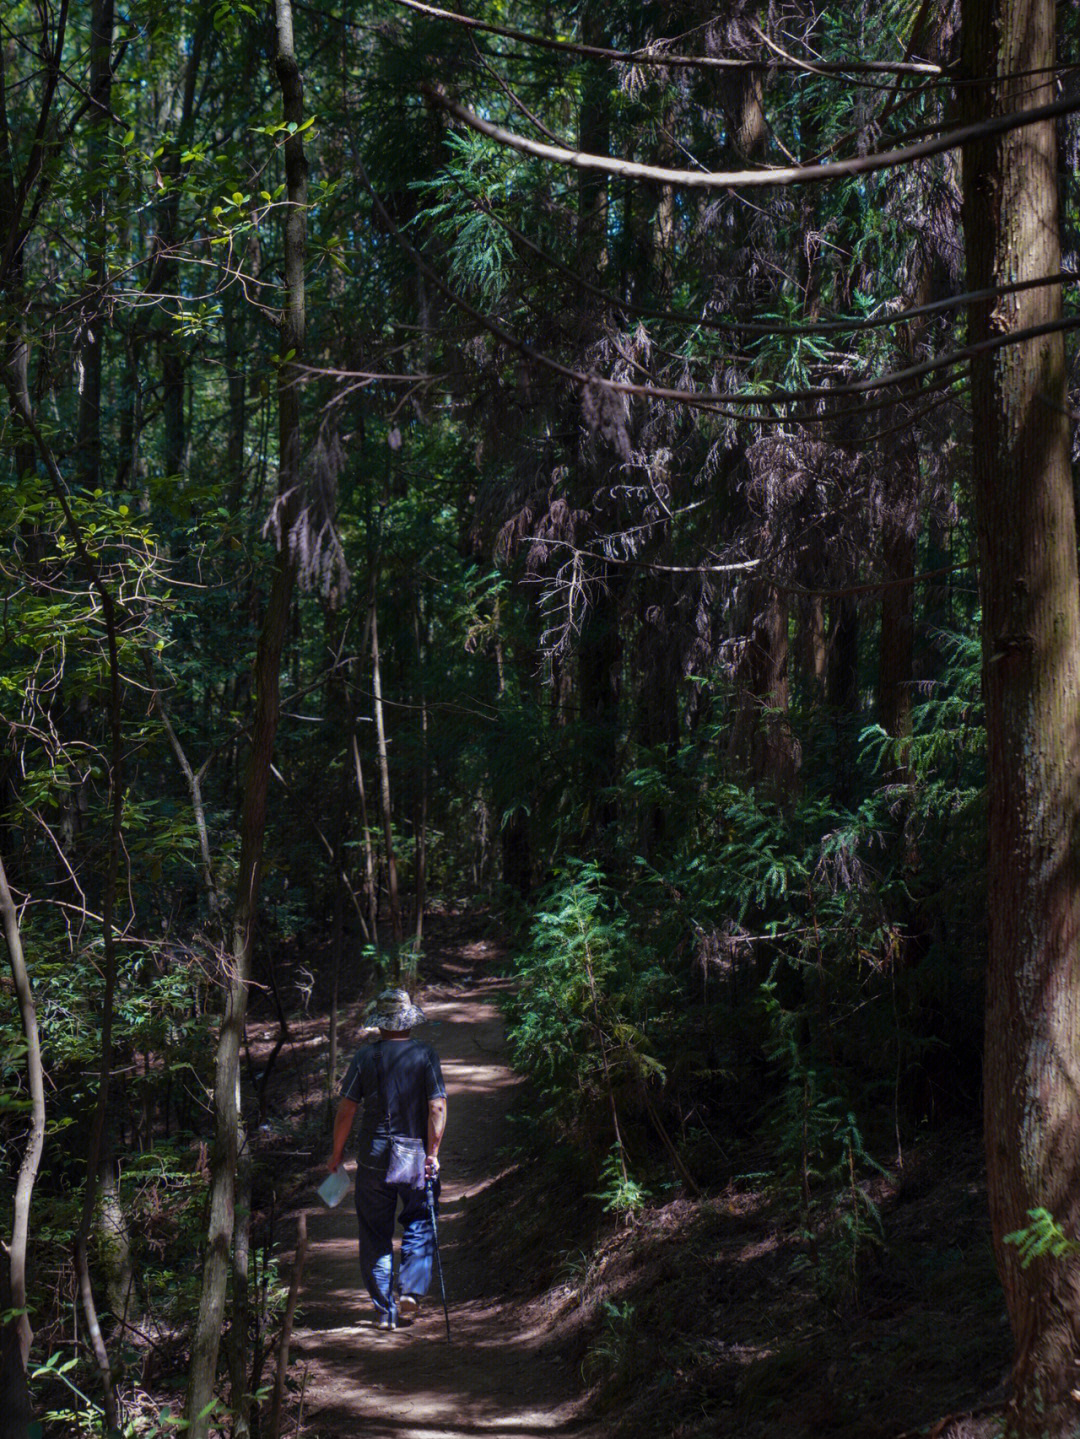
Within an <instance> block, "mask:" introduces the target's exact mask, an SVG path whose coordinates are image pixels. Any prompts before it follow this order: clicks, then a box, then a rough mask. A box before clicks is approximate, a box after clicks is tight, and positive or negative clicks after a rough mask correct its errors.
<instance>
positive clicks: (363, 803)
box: [352, 734, 379, 949]
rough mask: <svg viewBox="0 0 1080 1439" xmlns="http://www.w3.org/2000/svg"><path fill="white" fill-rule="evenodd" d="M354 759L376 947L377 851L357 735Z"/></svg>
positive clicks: (370, 918)
mask: <svg viewBox="0 0 1080 1439" xmlns="http://www.w3.org/2000/svg"><path fill="white" fill-rule="evenodd" d="M352 751H353V761H354V762H355V765H356V790H357V794H358V796H359V799H360V828H361V829H362V830H363V832H364V893H365V895H366V896H367V902H368V915H369V923H370V926H371V942H372V944H373V945H375V947H376V949H377V948H378V945H379V905H378V896H377V894H376V893H375V852H374V850H373V848H372V844H371V826H370V825H369V824H368V811H367V794H366V792H365V790H364V770H363V766H362V765H361V763H360V745H359V743H358V741H357V738H356V735H355V734H354V735H353V739H352Z"/></svg>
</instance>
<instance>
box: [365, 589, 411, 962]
mask: <svg viewBox="0 0 1080 1439" xmlns="http://www.w3.org/2000/svg"><path fill="white" fill-rule="evenodd" d="M371 683H372V688H373V690H374V692H375V735H376V739H377V741H378V754H379V800H380V803H381V806H382V822H383V837H384V839H385V841H386V895H387V902H388V903H389V905H390V932H391V935H392V937H393V948H392V951H391V954H390V967H391V973H392V974H393V977H394V979H395V980H397V979H399V978H400V977H401V976H400V964H401V959H400V951H401V944H402V940H403V939H404V931H403V930H402V927H401V904H400V901H399V898H398V882H397V857H396V855H395V854H394V826H393V821H392V818H391V808H390V760H389V756H388V754H387V749H386V726H385V723H384V720H383V700H382V666H381V664H380V663H379V625H378V620H377V618H376V614H375V605H374V602H373V603H372V606H371Z"/></svg>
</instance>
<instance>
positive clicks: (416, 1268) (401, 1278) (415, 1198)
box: [356, 1163, 439, 1314]
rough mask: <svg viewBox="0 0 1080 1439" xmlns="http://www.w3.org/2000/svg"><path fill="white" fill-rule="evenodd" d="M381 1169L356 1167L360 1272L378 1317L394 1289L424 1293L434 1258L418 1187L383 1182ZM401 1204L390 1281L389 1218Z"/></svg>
mask: <svg viewBox="0 0 1080 1439" xmlns="http://www.w3.org/2000/svg"><path fill="white" fill-rule="evenodd" d="M384 1170H385V1165H384V1166H383V1167H382V1168H381V1169H370V1168H368V1167H367V1166H365V1165H364V1164H363V1163H360V1164H358V1165H357V1166H356V1217H357V1219H358V1220H359V1222H360V1273H361V1274H362V1275H363V1279H364V1283H365V1284H366V1285H367V1291H368V1293H369V1294H370V1295H371V1297H372V1300H373V1301H374V1303H375V1308H376V1309H377V1310H378V1311H379V1313H380V1314H385V1313H387V1312H388V1310H389V1308H390V1298H391V1294H392V1292H393V1291H394V1290H396V1291H397V1292H398V1293H399V1294H415V1295H416V1296H417V1297H419V1296H420V1295H421V1294H426V1293H427V1292H428V1289H429V1287H430V1285H431V1266H432V1264H433V1262H434V1259H435V1231H434V1229H433V1228H432V1224H431V1215H430V1214H429V1213H428V1207H427V1198H426V1196H425V1194H424V1191H423V1190H422V1189H413V1188H412V1187H411V1186H409V1185H407V1184H387V1182H386V1180H385V1179H384V1178H383V1172H384ZM399 1199H400V1200H401V1227H402V1231H403V1232H402V1236H401V1263H400V1265H399V1268H398V1276H397V1283H396V1284H394V1283H393V1268H394V1219H395V1215H396V1213H397V1205H398V1200H399ZM438 1207H439V1181H438V1180H437V1179H436V1181H435V1208H436V1211H438Z"/></svg>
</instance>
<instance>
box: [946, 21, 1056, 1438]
mask: <svg viewBox="0 0 1080 1439" xmlns="http://www.w3.org/2000/svg"><path fill="white" fill-rule="evenodd" d="M963 18H964V57H963V59H964V71H965V73H966V74H967V75H970V76H973V77H975V76H980V77H981V76H995V75H1006V74H1009V73H1012V74H1014V75H1015V76H1016V78H1015V79H1012V80H1008V79H1002V80H1000V81H996V82H992V83H990V84H969V85H967V86H966V87H964V88H963V89H962V90H961V97H962V101H963V103H965V104H966V105H967V107H968V110H969V114H971V115H975V114H978V115H979V116H983V115H986V114H989V113H999V112H1001V111H1004V110H1010V109H1020V108H1024V107H1028V106H1033V105H1041V104H1045V103H1046V102H1047V101H1048V100H1050V99H1051V97H1052V95H1053V91H1054V82H1053V80H1052V79H1051V78H1050V76H1049V74H1048V72H1047V69H1046V67H1050V66H1052V65H1053V64H1054V60H1055V53H1054V4H1053V0H965V3H964V8H963ZM1033 76H1034V77H1035V78H1032V77H1033ZM1044 76H1045V77H1046V78H1044ZM964 232H965V240H966V248H967V261H968V274H967V281H968V286H969V287H970V288H972V289H976V288H981V287H983V286H986V285H993V284H1001V283H1003V282H1005V281H1012V280H1024V279H1027V278H1029V277H1033V276H1039V275H1049V274H1053V273H1054V272H1055V271H1057V270H1058V269H1060V258H1061V257H1060V244H1059V231H1058V210H1057V175H1056V147H1055V133H1054V126H1053V124H1052V123H1041V124H1038V125H1031V126H1028V127H1027V128H1026V129H1023V130H1014V131H1012V132H1011V133H1010V134H1008V135H1005V136H1002V137H1000V138H999V139H995V140H992V141H987V142H985V143H982V144H978V145H972V146H970V147H969V148H968V149H967V150H966V151H965V153H964ZM1060 314H1061V293H1060V290H1059V289H1058V288H1057V287H1055V286H1046V287H1044V288H1041V289H1035V290H1029V291H1027V292H1026V293H1024V294H1017V295H1011V296H1009V297H1007V298H1003V299H1001V300H1000V301H998V302H997V303H996V304H995V303H994V302H992V301H990V302H983V303H980V304H978V305H974V306H972V309H971V312H970V319H969V324H970V335H971V339H972V341H974V342H978V341H980V340H983V339H985V338H986V337H988V336H990V335H995V334H1002V333H1007V332H1009V331H1011V330H1015V329H1020V328H1022V327H1025V326H1031V325H1039V324H1043V323H1047V322H1053V321H1054V320H1056V319H1057V318H1058V317H1059V316H1060ZM971 373H972V410H973V416H974V424H973V461H974V471H973V474H974V493H975V510H976V519H977V524H978V537H979V556H980V563H981V588H982V604H983V676H984V679H983V685H984V695H985V702H986V728H987V764H988V775H989V836H990V853H989V874H988V888H989V896H990V898H989V958H988V973H987V1009H986V1051H985V1093H984V1100H985V1124H986V1150H987V1175H988V1187H989V1198H990V1215H991V1221H992V1226H993V1239H994V1248H995V1253H996V1257H997V1262H998V1268H999V1271H1000V1273H1001V1279H1002V1285H1003V1287H1004V1290H1005V1300H1006V1304H1007V1306H1008V1311H1009V1317H1010V1320H1011V1322H1012V1327H1013V1333H1014V1336H1015V1342H1016V1349H1015V1359H1014V1368H1013V1386H1014V1388H1013V1397H1012V1399H1011V1401H1010V1405H1009V1409H1008V1412H1007V1419H1006V1433H1007V1434H1009V1435H1011V1436H1015V1439H1035V1436H1039V1439H1043V1436H1046V1439H1063V1436H1065V1435H1070V1436H1071V1435H1075V1434H1076V1432H1077V1428H1078V1424H1080V1419H1078V1414H1080V1410H1078V1408H1077V1403H1076V1400H1075V1399H1074V1398H1073V1397H1072V1393H1071V1392H1070V1391H1072V1390H1073V1389H1074V1386H1075V1385H1076V1374H1077V1364H1078V1362H1080V1259H1078V1258H1077V1257H1076V1256H1064V1257H1061V1258H1050V1257H1047V1258H1043V1259H1040V1260H1037V1261H1036V1262H1035V1263H1034V1264H1032V1265H1031V1266H1030V1267H1029V1268H1027V1269H1024V1268H1022V1266H1021V1264H1020V1261H1019V1257H1018V1255H1017V1251H1016V1249H1015V1248H1014V1247H1012V1246H1010V1245H1006V1244H1004V1243H1003V1239H1004V1236H1005V1235H1007V1234H1008V1233H1009V1232H1010V1231H1013V1230H1016V1229H1019V1228H1022V1227H1023V1226H1025V1225H1026V1224H1027V1223H1028V1218H1027V1215H1028V1211H1029V1210H1030V1209H1032V1208H1035V1207H1043V1208H1046V1209H1047V1210H1049V1211H1050V1213H1051V1214H1052V1215H1053V1216H1054V1218H1055V1219H1056V1220H1057V1221H1058V1222H1059V1223H1060V1224H1062V1225H1063V1226H1064V1228H1065V1229H1066V1231H1067V1232H1068V1233H1069V1234H1070V1235H1072V1236H1074V1237H1075V1236H1077V1235H1080V1059H1078V1056H1080V862H1078V853H1077V844H1078V839H1080V836H1078V833H1077V829H1078V823H1077V822H1078V816H1080V753H1078V743H1077V742H1078V736H1077V732H1076V723H1077V713H1078V708H1077V707H1078V704H1080V673H1078V670H1080V659H1078V649H1080V604H1078V594H1077V564H1076V525H1075V514H1074V503H1073V491H1072V476H1071V473H1070V465H1069V441H1070V426H1069V422H1068V417H1067V413H1066V407H1065V406H1066V388H1065V362H1064V346H1063V341H1062V336H1061V335H1060V333H1059V334H1053V335H1048V336H1044V337H1041V338H1039V339H1034V340H1028V341H1025V342H1024V343H1022V344H1018V345H1011V346H1006V347H1004V348H1002V349H999V350H996V351H994V352H993V353H992V354H986V355H982V356H979V357H977V358H976V359H975V360H973V362H972V367H971Z"/></svg>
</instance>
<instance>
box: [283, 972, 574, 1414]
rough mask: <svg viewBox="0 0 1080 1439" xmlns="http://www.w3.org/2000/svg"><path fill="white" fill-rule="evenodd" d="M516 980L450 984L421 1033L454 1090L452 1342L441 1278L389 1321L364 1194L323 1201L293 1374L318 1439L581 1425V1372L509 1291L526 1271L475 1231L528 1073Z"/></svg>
mask: <svg viewBox="0 0 1080 1439" xmlns="http://www.w3.org/2000/svg"><path fill="white" fill-rule="evenodd" d="M505 984H506V981H505V980H498V979H486V978H483V977H481V978H480V980H479V982H475V983H473V984H471V985H469V986H468V988H467V990H465V991H464V992H463V990H462V988H461V987H459V986H457V985H456V984H454V983H447V984H445V985H442V986H438V987H429V988H428V989H426V990H425V991H423V993H422V996H421V999H420V1002H421V1003H422V1004H423V1007H424V1009H425V1011H426V1012H427V1014H428V1015H429V1017H430V1018H431V1019H432V1020H434V1021H435V1023H433V1024H432V1025H431V1027H430V1030H429V1031H427V1032H425V1031H421V1032H420V1034H421V1037H422V1038H424V1039H427V1040H428V1041H429V1042H431V1043H432V1044H434V1046H435V1048H436V1050H437V1051H438V1053H439V1056H440V1060H441V1062H442V1069H443V1076H444V1078H445V1080H446V1087H447V1093H448V1112H449V1119H448V1125H447V1132H446V1138H445V1140H444V1142H443V1147H442V1156H441V1157H442V1159H443V1194H442V1204H441V1209H440V1218H439V1234H440V1239H441V1244H442V1256H443V1267H444V1271H445V1275H446V1286H447V1297H448V1301H449V1307H450V1325H451V1333H452V1342H451V1343H450V1344H447V1342H446V1334H445V1329H444V1321H443V1313H442V1303H441V1298H440V1294H439V1288H438V1280H437V1279H436V1280H435V1282H434V1284H433V1286H432V1290H431V1292H430V1293H429V1294H428V1296H427V1298H426V1299H425V1301H424V1305H423V1308H422V1310H421V1313H420V1316H419V1318H418V1319H417V1320H416V1321H415V1322H414V1323H413V1324H411V1325H408V1326H403V1327H402V1328H400V1329H398V1330H397V1331H396V1332H394V1333H392V1334H387V1333H385V1332H379V1331H377V1330H376V1329H375V1327H374V1323H373V1318H372V1308H371V1304H370V1301H369V1300H368V1296H367V1294H366V1292H365V1291H364V1289H363V1285H362V1283H361V1280H360V1268H359V1262H358V1257H357V1226H356V1216H355V1212H354V1209H353V1205H352V1202H351V1198H346V1199H345V1201H343V1203H342V1204H341V1206H340V1207H339V1208H338V1209H336V1210H333V1211H328V1210H326V1209H322V1208H318V1209H310V1210H309V1211H308V1228H309V1234H310V1247H309V1253H308V1265H307V1272H306V1274H305V1278H304V1285H303V1292H302V1297H301V1306H300V1313H299V1316H298V1323H297V1328H296V1331H295V1336H294V1344H293V1362H292V1364H291V1366H290V1372H291V1377H292V1382H293V1383H294V1384H295V1385H296V1386H297V1387H299V1385H300V1383H301V1382H302V1383H303V1384H304V1389H305V1402H304V1410H305V1417H304V1433H305V1435H306V1436H308V1439H346V1436H349V1439H352V1436H354V1435H356V1434H358V1433H363V1434H364V1435H365V1436H367V1439H384V1436H385V1439H391V1436H392V1439H457V1436H465V1435H489V1436H491V1439H503V1436H505V1439H540V1436H549V1435H560V1434H570V1433H571V1432H577V1431H578V1430H579V1428H580V1422H579V1420H578V1417H577V1411H578V1407H579V1397H580V1376H579V1375H578V1373H577V1371H576V1368H575V1367H574V1366H572V1365H570V1364H569V1363H568V1362H567V1361H566V1360H565V1359H564V1358H563V1357H562V1356H561V1355H559V1354H556V1353H554V1352H553V1350H552V1348H551V1346H550V1336H549V1334H548V1332H547V1329H546V1326H545V1324H544V1322H543V1319H542V1317H541V1318H540V1319H539V1320H538V1319H537V1317H536V1316H530V1315H529V1314H528V1313H527V1312H526V1311H525V1310H523V1309H521V1308H520V1306H518V1305H516V1304H515V1303H514V1302H513V1301H512V1300H511V1299H510V1298H509V1292H510V1290H511V1289H512V1288H513V1279H514V1275H513V1274H510V1273H507V1272H506V1271H505V1269H503V1270H502V1271H496V1270H495V1269H494V1267H493V1266H492V1265H491V1264H489V1263H488V1262H487V1260H486V1257H485V1254H484V1253H483V1249H482V1245H481V1244H480V1243H479V1242H478V1241H477V1239H476V1236H474V1235H471V1234H470V1233H469V1200H470V1198H471V1197H474V1196H476V1195H477V1194H479V1193H480V1192H481V1191H482V1190H484V1189H485V1188H487V1187H488V1186H489V1185H490V1184H492V1183H493V1182H494V1181H495V1180H497V1179H498V1177H499V1175H500V1173H501V1172H502V1170H503V1167H504V1166H503V1162H502V1161H501V1160H500V1158H499V1150H500V1148H501V1147H502V1145H503V1144H504V1142H505V1139H506V1137H507V1136H506V1113H507V1109H508V1107H509V1104H510V1100H511V1098H512V1096H513V1093H514V1091H515V1089H516V1087H517V1085H518V1083H519V1082H520V1081H519V1080H518V1078H517V1077H516V1076H515V1075H514V1074H513V1072H512V1071H511V1070H510V1069H509V1068H508V1067H507V1065H506V1064H505V1063H504V1062H503V1061H502V1058H501V1056H502V1053H503V1032H502V1031H503V1026H502V1019H501V1015H500V1014H499V1011H498V1008H497V1006H496V1003H495V998H496V995H497V993H498V991H499V990H500V989H502V988H504V987H505ZM348 1048H349V1045H348V1044H347V1043H346V1044H345V1045H344V1046H343V1049H344V1050H345V1052H346V1053H347V1052H348ZM348 1154H349V1151H348V1150H347V1155H348ZM347 1163H349V1165H350V1168H351V1160H350V1159H347ZM305 1370H306V1377H304V1376H305Z"/></svg>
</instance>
